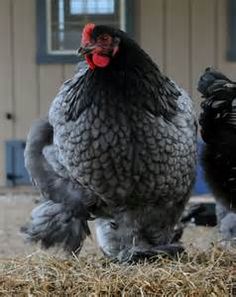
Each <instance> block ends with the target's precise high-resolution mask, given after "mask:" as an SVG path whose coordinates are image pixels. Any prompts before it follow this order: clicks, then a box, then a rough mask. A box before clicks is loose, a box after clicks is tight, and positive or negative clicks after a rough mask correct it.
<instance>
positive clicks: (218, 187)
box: [198, 68, 236, 240]
mask: <svg viewBox="0 0 236 297" xmlns="http://www.w3.org/2000/svg"><path fill="white" fill-rule="evenodd" d="M198 90H199V91H200V92H201V93H202V95H203V97H204V98H205V99H204V101H203V102H202V104H201V106H202V110H203V111H202V114H201V115H200V121H199V122H200V125H201V134H202V138H203V140H204V142H205V146H204V149H203V154H202V163H203V167H204V170H205V176H206V180H207V181H208V183H209V185H210V187H211V189H212V191H213V194H214V196H215V197H216V199H217V201H218V205H217V219H218V223H219V227H220V231H221V233H222V236H223V238H224V239H227V240H228V239H230V238H233V237H236V214H234V213H233V212H235V211H236V154H235V152H236V83H235V82H233V81H231V80H230V79H228V78H227V77H226V76H225V75H223V74H222V73H220V72H218V71H216V70H215V69H211V68H207V69H206V71H205V73H204V74H203V75H202V76H201V78H200V81H199V84H198Z"/></svg>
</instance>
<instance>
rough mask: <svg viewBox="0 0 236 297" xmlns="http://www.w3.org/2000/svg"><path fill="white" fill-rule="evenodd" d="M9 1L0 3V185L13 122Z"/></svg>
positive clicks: (4, 0)
mask: <svg viewBox="0 0 236 297" xmlns="http://www.w3.org/2000/svg"><path fill="white" fill-rule="evenodd" d="M11 23H12V18H11V1H10V0H1V1H0V40H1V45H0V46H1V50H0V65H1V66H0V185H4V184H5V150H4V143H5V140H7V139H9V138H12V137H13V134H12V128H13V122H12V121H11V120H7V119H6V113H12V110H13V106H12V88H13V82H12V42H11V33H12V32H11V31H12V27H11Z"/></svg>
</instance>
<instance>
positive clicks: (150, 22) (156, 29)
mask: <svg viewBox="0 0 236 297" xmlns="http://www.w3.org/2000/svg"><path fill="white" fill-rule="evenodd" d="M164 1H165V0H149V1H147V0H140V9H139V11H140V19H139V28H140V44H141V46H142V48H143V49H144V50H145V51H147V52H148V53H149V55H150V56H151V57H152V59H153V60H154V61H155V62H156V63H157V64H158V66H159V67H160V69H162V70H163V67H164V47H163V42H164V40H163V39H164V27H163V21H164V20H163V15H164V13H163V9H164Z"/></svg>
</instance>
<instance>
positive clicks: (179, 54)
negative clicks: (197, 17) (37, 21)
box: [165, 0, 191, 91]
mask: <svg viewBox="0 0 236 297" xmlns="http://www.w3.org/2000/svg"><path fill="white" fill-rule="evenodd" d="M190 1H191V0H178V1H176V0H165V5H166V21H165V23H166V29H165V30H166V37H165V38H166V45H165V50H166V72H167V74H168V76H170V77H171V78H173V79H174V80H175V81H176V82H177V83H178V84H179V85H181V86H182V87H184V88H185V89H186V90H187V91H189V90H190V85H191V83H190V79H189V77H190V67H189V60H190V52H189V45H190V38H189V36H190V31H189V30H190V28H189V27H190V22H189V19H190V17H189V2H190Z"/></svg>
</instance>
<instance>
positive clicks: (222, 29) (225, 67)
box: [217, 0, 236, 80]
mask: <svg viewBox="0 0 236 297" xmlns="http://www.w3.org/2000/svg"><path fill="white" fill-rule="evenodd" d="M217 19H218V24H217V31H218V36H217V62H218V68H219V70H221V71H222V72H224V74H225V75H227V76H229V77H231V78H232V79H234V80H235V79H236V62H231V61H227V58H226V54H227V44H228V42H227V38H229V36H228V35H227V32H228V28H227V21H228V12H227V1H226V0H224V1H223V0H217Z"/></svg>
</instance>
